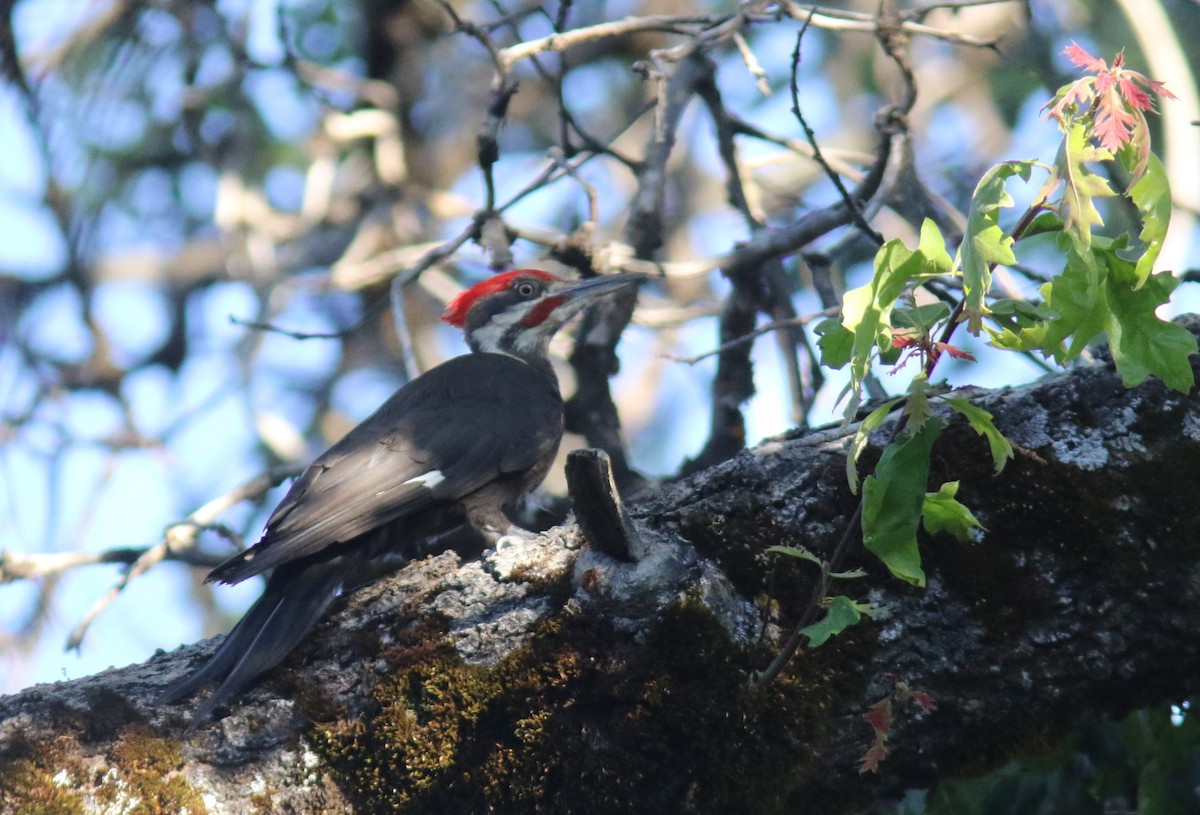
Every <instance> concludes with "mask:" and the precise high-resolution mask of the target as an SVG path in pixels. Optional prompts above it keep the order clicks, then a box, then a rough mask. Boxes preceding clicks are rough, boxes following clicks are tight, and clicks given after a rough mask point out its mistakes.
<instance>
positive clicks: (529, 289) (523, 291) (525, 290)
mask: <svg viewBox="0 0 1200 815" xmlns="http://www.w3.org/2000/svg"><path fill="white" fill-rule="evenodd" d="M516 292H517V294H518V295H519V296H521V297H533V296H534V295H535V294H537V286H535V285H533V284H532V283H530V282H529V281H528V280H526V281H523V282H521V283H518V284H517V286H516Z"/></svg>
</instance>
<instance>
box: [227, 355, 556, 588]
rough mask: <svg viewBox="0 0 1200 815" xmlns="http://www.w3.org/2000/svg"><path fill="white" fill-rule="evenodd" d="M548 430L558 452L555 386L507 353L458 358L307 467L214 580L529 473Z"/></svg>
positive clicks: (239, 576)
mask: <svg viewBox="0 0 1200 815" xmlns="http://www.w3.org/2000/svg"><path fill="white" fill-rule="evenodd" d="M547 393H550V394H552V396H553V398H552V399H549V400H548V399H546V398H545V395H546V394H547ZM532 406H536V407H537V408H538V409H532ZM547 427H551V428H555V427H556V428H557V431H558V432H557V434H555V435H554V444H555V446H557V443H558V441H557V440H558V437H559V436H560V435H561V432H562V400H561V398H560V397H559V395H558V388H557V386H556V384H555V383H552V382H549V381H548V380H547V379H546V377H545V376H543V375H542V374H540V373H538V372H537V371H536V370H534V369H533V368H531V367H530V366H529V365H526V364H525V363H523V362H521V361H519V360H517V359H514V358H512V357H508V356H504V355H501V354H469V355H467V356H462V357H455V358H454V359H451V360H449V361H447V362H445V363H443V364H442V365H439V366H438V367H436V368H433V369H431V370H430V371H428V372H426V373H425V374H423V375H422V376H420V377H418V378H417V379H415V380H413V381H412V382H411V383H409V384H408V385H406V386H404V387H403V388H401V389H400V390H399V391H397V392H396V393H395V394H394V395H393V396H392V397H391V398H390V399H388V401H387V402H385V403H384V404H383V405H382V406H381V407H380V408H379V409H378V410H377V411H376V412H375V413H374V414H372V415H371V416H369V417H368V418H367V419H364V420H363V422H362V423H361V424H359V425H358V426H357V427H355V428H354V429H353V430H352V431H350V433H348V434H347V435H346V437H345V438H343V439H342V440H341V441H339V442H338V443H337V444H335V445H334V446H333V447H331V448H329V450H327V451H326V452H325V453H323V454H322V455H321V456H320V457H318V458H317V459H316V460H315V461H314V462H313V463H312V464H311V465H309V467H308V468H307V469H306V470H305V471H304V472H303V473H302V474H301V476H300V478H299V479H297V481H296V483H295V484H293V485H292V488H291V489H290V490H289V491H288V493H287V495H286V496H285V497H284V499H283V501H281V502H280V504H279V506H278V507H276V509H275V511H274V512H273V513H272V514H271V518H270V520H268V522H267V530H266V533H265V534H264V535H263V538H262V540H260V541H259V542H258V543H257V544H255V545H254V546H253V547H251V548H250V549H248V550H247V551H245V552H243V553H241V554H239V555H237V556H235V557H234V558H231V559H230V560H228V561H226V562H225V563H223V564H221V565H220V566H218V567H217V568H216V569H214V570H213V571H212V573H211V574H210V575H209V577H208V579H209V580H218V581H221V582H225V583H237V582H239V581H241V580H245V579H246V578H248V577H251V576H252V575H255V574H259V573H260V572H263V571H265V570H267V569H270V568H274V567H277V566H279V565H281V564H283V563H289V562H292V561H295V560H299V559H301V558H307V557H310V556H312V555H315V554H317V553H318V552H321V551H322V550H324V549H326V548H327V547H329V546H333V545H335V544H338V543H343V542H345V541H349V540H351V539H353V538H356V537H358V536H359V535H362V534H364V533H366V532H369V531H370V530H372V529H375V528H377V527H380V526H382V525H384V524H386V523H388V522H390V521H393V520H395V519H397V518H400V517H402V516H404V515H407V514H409V513H412V512H415V511H417V510H419V509H422V508H424V507H426V506H428V505H430V504H432V503H434V502H437V501H454V500H457V499H460V498H462V497H464V496H466V495H470V494H471V493H472V492H474V491H476V490H478V489H479V488H480V487H482V486H484V485H486V484H488V483H491V482H492V481H494V480H496V479H497V478H498V477H501V476H505V475H509V474H514V473H520V472H522V471H525V470H528V469H531V468H533V467H535V466H536V465H537V464H538V463H539V461H541V460H542V456H543V455H545V450H544V449H543V448H539V447H538V446H537V445H534V444H532V443H531V440H532V439H536V438H539V437H541V438H545V436H544V435H543V434H544V433H545V429H546V428H547ZM489 428H491V432H488V429H489Z"/></svg>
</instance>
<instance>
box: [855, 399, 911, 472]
mask: <svg viewBox="0 0 1200 815" xmlns="http://www.w3.org/2000/svg"><path fill="white" fill-rule="evenodd" d="M899 401H900V399H898V398H897V399H891V400H889V401H887V402H884V403H883V404H882V405H880V406H879V407H877V408H875V409H874V410H872V411H871V412H870V413H868V414H867V418H865V419H863V420H862V422H861V423H860V424H859V425H858V432H856V433H855V434H854V439H853V440H852V441H851V442H850V451H849V452H848V453H847V454H846V481H847V482H848V483H849V484H850V492H852V493H854V494H855V495H857V494H858V457H859V456H861V455H862V451H863V449H864V448H865V447H866V446H867V440H868V439H869V438H870V437H871V432H872V431H874V430H875V428H877V427H879V425H881V424H882V423H883V420H884V419H885V418H887V415H888V414H889V413H891V412H892V408H894V407H896V404H897V403H898V402H899Z"/></svg>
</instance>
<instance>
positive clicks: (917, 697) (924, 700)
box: [912, 690, 937, 710]
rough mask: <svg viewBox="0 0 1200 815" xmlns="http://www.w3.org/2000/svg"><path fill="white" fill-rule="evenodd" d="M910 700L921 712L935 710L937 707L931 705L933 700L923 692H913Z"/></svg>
mask: <svg viewBox="0 0 1200 815" xmlns="http://www.w3.org/2000/svg"><path fill="white" fill-rule="evenodd" d="M912 700H913V701H914V702H916V703H917V705H919V706H920V708H921V710H937V705H935V704H934V703H933V698H932V697H931V696H930V695H929V694H928V693H926V692H925V691H923V690H915V691H913V692H912Z"/></svg>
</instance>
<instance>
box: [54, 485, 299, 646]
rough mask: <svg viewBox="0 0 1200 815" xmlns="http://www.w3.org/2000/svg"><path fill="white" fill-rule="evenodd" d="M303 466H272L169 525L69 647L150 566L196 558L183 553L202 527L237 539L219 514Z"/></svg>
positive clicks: (86, 619) (86, 620)
mask: <svg viewBox="0 0 1200 815" xmlns="http://www.w3.org/2000/svg"><path fill="white" fill-rule="evenodd" d="M302 469H303V467H302V466H301V465H298V464H288V465H282V466H279V467H273V468H271V469H269V470H267V471H266V472H263V473H260V474H259V475H256V476H255V477H254V478H252V479H250V480H249V481H246V482H245V483H243V484H241V485H239V486H237V487H235V488H234V489H232V490H230V491H229V492H227V493H225V494H224V495H218V496H217V497H216V498H213V499H212V500H211V501H209V502H208V503H207V504H205V505H204V506H202V507H200V508H199V509H197V510H196V511H195V512H193V513H191V514H190V515H188V516H187V518H185V519H184V520H183V521H181V522H180V523H177V524H173V525H171V526H170V527H168V528H167V531H166V534H164V535H163V539H162V541H160V542H159V543H157V544H155V545H154V546H151V547H149V548H148V549H146V550H145V551H143V552H141V554H139V555H138V557H137V558H136V559H135V560H133V561H132V563H131V565H130V567H129V568H128V569H127V570H126V571H125V572H124V573H122V575H121V577H120V578H119V579H118V580H117V582H116V584H115V585H114V586H113V587H112V588H111V589H109V590H108V591H107V592H105V593H104V594H103V595H102V596H101V597H100V598H99V599H97V600H96V602H95V603H93V604H92V607H91V608H90V609H88V611H87V613H86V614H84V615H83V619H81V620H80V622H79V623H78V624H77V625H76V626H75V628H74V629H72V631H71V634H70V636H69V637H68V638H67V650H73V649H78V648H79V646H80V645H81V644H82V643H83V638H84V635H86V634H87V630H88V628H89V627H90V626H91V624H92V622H93V621H95V619H96V618H97V617H98V616H100V614H101V613H103V611H104V610H105V609H106V608H108V606H109V605H111V604H112V602H113V600H115V599H117V597H119V596H120V594H121V592H123V591H124V590H125V587H126V586H128V585H129V583H130V582H131V581H132V580H134V579H135V578H137V577H140V576H141V575H143V574H145V573H146V572H147V571H149V570H150V569H151V568H153V567H154V566H157V565H158V564H159V563H161V562H163V561H164V560H167V559H168V558H170V559H177V560H184V559H186V558H187V557H193V556H192V555H185V554H184V553H186V552H189V551H190V550H192V549H193V548H194V547H195V545H196V541H197V540H198V539H199V537H200V533H201V531H203V530H207V529H213V530H217V531H220V532H222V534H225V535H226V536H232V537H233V538H236V537H237V536H236V535H234V533H233V532H232V531H231V530H229V529H228V528H227V527H222V526H218V525H216V524H215V521H216V519H217V517H219V516H220V515H221V514H222V513H223V512H225V511H226V510H228V509H229V508H230V507H232V506H234V505H235V504H238V503H240V502H242V501H246V500H249V499H252V498H257V497H259V496H261V495H263V494H265V493H266V491H267V490H269V489H271V487H274V486H275V485H276V484H278V483H280V482H281V481H283V480H284V479H286V478H291V477H292V476H295V475H298V474H299V473H300V471H301V470H302Z"/></svg>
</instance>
